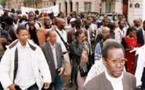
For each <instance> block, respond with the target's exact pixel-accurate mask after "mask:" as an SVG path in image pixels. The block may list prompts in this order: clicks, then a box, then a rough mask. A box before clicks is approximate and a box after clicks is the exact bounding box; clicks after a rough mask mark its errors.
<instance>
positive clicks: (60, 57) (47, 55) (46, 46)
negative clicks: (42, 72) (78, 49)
mask: <svg viewBox="0 0 145 90" xmlns="http://www.w3.org/2000/svg"><path fill="white" fill-rule="evenodd" d="M55 47H56V48H55V49H56V56H57V57H56V58H57V67H58V69H59V68H61V67H62V66H63V63H64V59H63V53H62V49H61V45H60V44H59V43H56V44H55ZM41 49H42V51H43V53H44V55H45V58H46V60H47V63H48V65H49V68H50V72H51V76H52V82H54V80H55V64H54V58H53V53H52V49H51V46H50V43H48V42H47V43H45V44H44V45H42V46H41Z"/></svg>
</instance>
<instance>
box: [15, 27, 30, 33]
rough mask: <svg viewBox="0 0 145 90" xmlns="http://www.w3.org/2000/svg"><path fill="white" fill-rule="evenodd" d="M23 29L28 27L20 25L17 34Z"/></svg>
mask: <svg viewBox="0 0 145 90" xmlns="http://www.w3.org/2000/svg"><path fill="white" fill-rule="evenodd" d="M21 30H27V28H26V27H25V26H18V28H17V31H16V34H19V32H20V31H21Z"/></svg>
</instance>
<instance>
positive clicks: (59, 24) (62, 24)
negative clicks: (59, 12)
mask: <svg viewBox="0 0 145 90" xmlns="http://www.w3.org/2000/svg"><path fill="white" fill-rule="evenodd" d="M65 24H66V22H65V19H63V18H56V25H57V28H58V29H59V30H63V29H64V27H65Z"/></svg>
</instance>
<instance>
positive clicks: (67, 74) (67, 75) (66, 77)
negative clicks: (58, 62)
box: [62, 53, 71, 88]
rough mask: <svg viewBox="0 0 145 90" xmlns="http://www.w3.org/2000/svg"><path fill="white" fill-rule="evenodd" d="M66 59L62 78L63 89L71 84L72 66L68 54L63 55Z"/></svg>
mask: <svg viewBox="0 0 145 90" xmlns="http://www.w3.org/2000/svg"><path fill="white" fill-rule="evenodd" d="M63 57H64V68H65V71H64V74H63V76H62V78H63V87H64V88H66V87H67V86H68V84H69V80H70V74H71V64H70V58H69V55H68V53H65V54H63Z"/></svg>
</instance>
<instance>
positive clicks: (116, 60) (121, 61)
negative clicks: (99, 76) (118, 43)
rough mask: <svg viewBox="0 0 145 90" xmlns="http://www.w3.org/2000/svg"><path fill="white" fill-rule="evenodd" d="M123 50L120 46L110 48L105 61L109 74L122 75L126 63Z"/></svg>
mask: <svg viewBox="0 0 145 90" xmlns="http://www.w3.org/2000/svg"><path fill="white" fill-rule="evenodd" d="M125 61H126V59H125V58H124V53H123V50H122V49H120V48H113V49H110V50H109V51H108V53H107V58H106V59H105V60H103V63H104V65H105V67H106V69H107V71H108V74H109V75H110V76H112V77H114V78H117V77H120V76H121V74H122V72H123V68H124V65H125Z"/></svg>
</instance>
